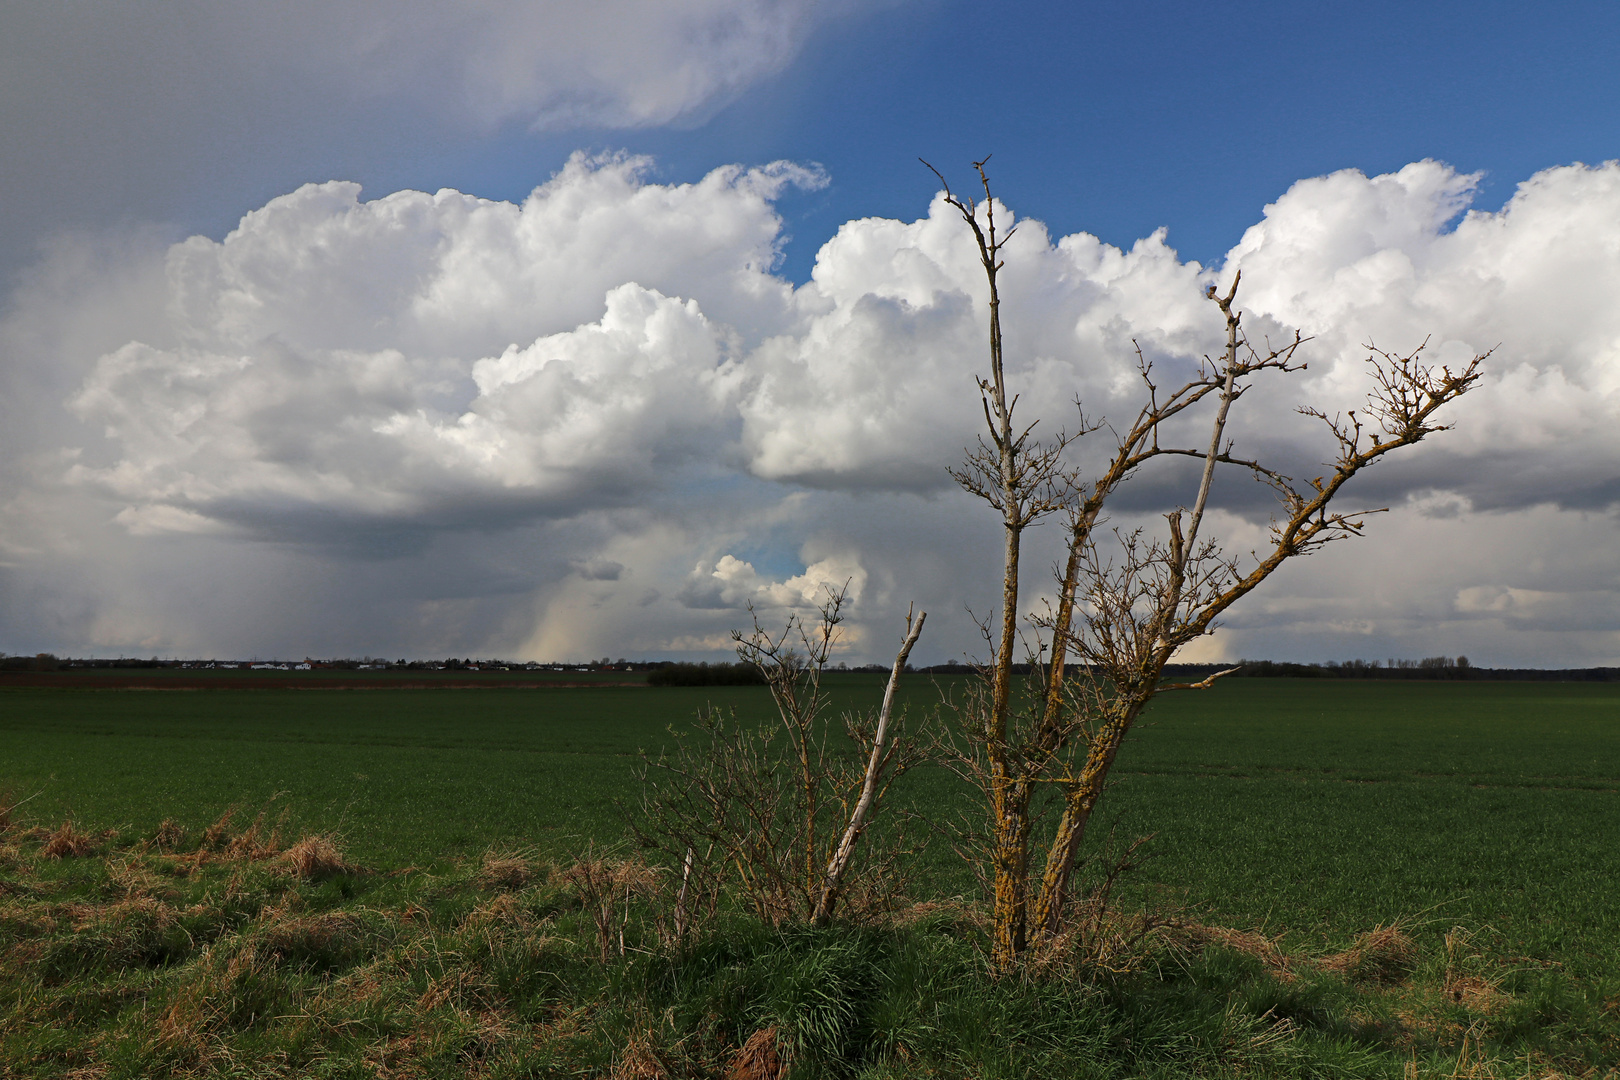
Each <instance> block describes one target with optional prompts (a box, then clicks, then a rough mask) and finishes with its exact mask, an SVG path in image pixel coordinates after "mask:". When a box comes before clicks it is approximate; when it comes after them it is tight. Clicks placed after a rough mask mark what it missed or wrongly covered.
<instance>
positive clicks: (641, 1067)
mask: <svg viewBox="0 0 1620 1080" xmlns="http://www.w3.org/2000/svg"><path fill="white" fill-rule="evenodd" d="M675 1075H676V1072H675V1069H674V1068H673V1066H672V1065H671V1064H670V1061H669V1059H668V1058H667V1057H665V1056H664V1054H663V1053H661V1052H660V1051H659V1049H658V1047H657V1045H655V1043H654V1041H653V1038H652V1036H651V1035H649V1034H647V1033H645V1032H642V1033H640V1034H637V1035H636V1036H635V1037H634V1038H632V1039H631V1040H630V1042H629V1044H628V1045H627V1046H626V1047H625V1048H624V1049H623V1050H622V1051H620V1053H619V1056H618V1060H616V1061H615V1062H614V1063H613V1080H672V1078H673V1077H674V1076H675Z"/></svg>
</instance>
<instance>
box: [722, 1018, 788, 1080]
mask: <svg viewBox="0 0 1620 1080" xmlns="http://www.w3.org/2000/svg"><path fill="white" fill-rule="evenodd" d="M787 1064H788V1063H787V1057H786V1055H784V1054H783V1053H782V1050H781V1042H780V1036H779V1035H778V1034H777V1030H776V1028H774V1027H763V1028H760V1029H759V1030H758V1031H756V1032H754V1033H753V1034H752V1035H750V1036H748V1039H747V1040H746V1041H745V1042H744V1043H743V1044H742V1047H741V1048H740V1049H739V1050H738V1051H737V1056H736V1057H734V1058H733V1059H732V1061H731V1068H730V1070H729V1071H728V1072H727V1074H726V1075H727V1076H728V1077H729V1078H730V1080H781V1077H783V1076H785V1075H786V1074H787Z"/></svg>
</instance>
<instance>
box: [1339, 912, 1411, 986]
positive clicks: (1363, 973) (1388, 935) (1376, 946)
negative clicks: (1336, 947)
mask: <svg viewBox="0 0 1620 1080" xmlns="http://www.w3.org/2000/svg"><path fill="white" fill-rule="evenodd" d="M1417 956H1418V950H1417V944H1416V943H1415V942H1414V941H1413V940H1412V939H1411V937H1410V936H1409V935H1408V934H1407V933H1406V930H1405V928H1404V927H1403V926H1402V925H1401V923H1399V922H1394V923H1391V924H1390V925H1388V926H1375V927H1373V928H1372V929H1371V930H1369V931H1367V932H1366V933H1365V934H1361V935H1360V936H1358V937H1357V938H1356V939H1355V941H1354V942H1352V943H1351V945H1350V947H1349V948H1348V949H1345V950H1344V951H1343V952H1336V953H1333V954H1331V955H1329V956H1324V957H1322V958H1321V959H1320V960H1318V961H1316V965H1317V966H1318V967H1320V968H1322V969H1324V970H1326V971H1333V972H1338V973H1339V974H1341V975H1343V976H1345V977H1346V978H1348V979H1350V980H1351V981H1352V982H1372V983H1378V984H1379V985H1381V986H1393V985H1395V984H1397V983H1401V982H1404V981H1406V979H1407V978H1408V977H1409V976H1410V975H1411V974H1412V969H1413V968H1414V967H1415V966H1416V964H1417Z"/></svg>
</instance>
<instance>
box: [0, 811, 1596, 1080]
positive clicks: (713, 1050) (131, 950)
mask: <svg viewBox="0 0 1620 1080" xmlns="http://www.w3.org/2000/svg"><path fill="white" fill-rule="evenodd" d="M52 835H53V834H52V832H51V831H50V830H45V829H34V830H23V831H19V830H16V829H13V830H11V832H10V833H9V834H8V835H7V836H5V837H4V841H3V843H0V865H3V866H4V867H5V870H6V882H7V887H6V889H5V895H4V896H3V897H0V947H3V948H4V950H5V955H6V957H7V962H6V963H5V964H4V965H3V966H0V1072H3V1073H4V1075H16V1076H37V1077H90V1076H95V1077H109V1078H123V1077H147V1076H156V1075H165V1076H193V1075H195V1076H266V1077H268V1076H331V1077H346V1076H356V1077H359V1076H424V1077H427V1076H432V1077H438V1076H443V1077H460V1076H485V1077H531V1076H613V1077H641V1078H655V1077H676V1076H721V1075H729V1076H734V1077H746V1078H750V1080H767V1078H776V1077H779V1076H782V1075H793V1076H798V1077H820V1076H848V1077H862V1078H870V1080H876V1078H880V1077H903V1076H904V1077H909V1076H953V1077H954V1076H977V1077H985V1078H1000V1077H1008V1078H1011V1077H1026V1076H1033V1075H1039V1076H1050V1077H1099V1078H1101V1077H1107V1078H1113V1077H1118V1078H1125V1077H1179V1076H1189V1075H1197V1076H1210V1077H1234V1078H1235V1077H1288V1076H1300V1075H1310V1076H1345V1077H1352V1076H1353V1077H1368V1078H1372V1077H1390V1078H1391V1080H1393V1078H1396V1077H1400V1078H1402V1080H1406V1078H1412V1077H1452V1078H1455V1077H1459V1076H1471V1077H1507V1076H1520V1075H1526V1074H1533V1075H1536V1076H1547V1075H1590V1076H1602V1075H1605V1073H1604V1071H1603V1070H1604V1069H1605V1068H1608V1067H1609V1066H1611V1065H1612V1064H1613V1062H1614V1060H1615V1058H1614V1055H1615V1054H1616V1052H1617V1051H1620V1025H1617V1024H1616V1023H1614V1020H1613V1018H1612V1017H1606V1016H1605V1009H1612V1006H1613V1002H1609V1003H1608V1004H1607V1005H1606V1004H1605V1001H1604V999H1603V997H1602V992H1603V988H1602V987H1598V986H1593V985H1583V984H1581V983H1579V982H1578V981H1576V980H1573V979H1571V978H1570V977H1569V976H1568V975H1567V974H1564V973H1557V972H1554V973H1543V974H1541V975H1539V976H1538V977H1537V978H1536V979H1532V980H1529V981H1522V980H1521V984H1513V985H1510V983H1511V976H1512V971H1511V969H1510V968H1504V967H1503V966H1502V965H1501V964H1500V962H1499V961H1498V960H1496V959H1493V958H1492V957H1490V956H1489V955H1487V954H1485V953H1483V952H1481V951H1480V950H1478V949H1477V948H1475V947H1474V944H1473V943H1472V942H1470V941H1468V940H1466V939H1457V940H1455V941H1450V942H1448V943H1447V946H1448V947H1447V948H1446V949H1444V950H1442V951H1441V952H1439V953H1434V954H1432V955H1431V954H1425V952H1424V950H1423V949H1422V948H1421V947H1420V946H1419V945H1418V944H1417V943H1415V942H1414V941H1412V940H1411V939H1410V938H1409V937H1407V936H1406V935H1405V934H1404V933H1403V932H1402V931H1401V930H1399V929H1398V928H1384V929H1383V930H1380V931H1377V932H1374V933H1372V934H1368V935H1363V936H1362V937H1361V939H1360V940H1359V941H1358V942H1357V943H1356V944H1355V945H1354V946H1353V947H1352V948H1351V949H1349V950H1346V951H1345V952H1342V953H1338V954H1328V955H1320V956H1314V957H1313V956H1309V955H1303V954H1290V953H1285V952H1282V951H1280V950H1278V949H1277V948H1276V947H1275V943H1274V942H1272V941H1270V940H1267V939H1265V938H1263V937H1260V936H1259V935H1255V934H1253V933H1249V934H1243V933H1233V932H1230V931H1222V930H1218V929H1212V928H1207V927H1204V926H1202V925H1200V924H1196V923H1188V922H1182V923H1180V924H1178V925H1173V926H1171V927H1168V928H1167V929H1166V930H1165V932H1163V933H1161V934H1159V935H1158V936H1156V937H1154V938H1152V939H1150V940H1149V941H1148V943H1147V944H1146V945H1145V947H1143V948H1142V949H1141V950H1139V951H1138V953H1137V954H1136V955H1135V956H1134V957H1133V958H1132V963H1131V964H1130V965H1129V968H1130V970H1128V971H1126V972H1124V973H1115V974H1108V973H1102V972H1098V971H1095V970H1088V969H1086V968H1085V967H1084V965H1083V964H1081V963H1077V961H1076V958H1074V957H1067V956H1063V955H1059V956H1056V957H1050V958H1048V960H1047V963H1046V964H1045V966H1044V967H1042V968H1040V969H1038V970H1036V969H1032V970H1031V971H1029V972H1028V973H1027V974H1026V975H1024V976H1023V977H1014V978H1007V979H1002V980H1000V981H995V980H990V979H988V978H987V977H986V976H985V972H984V966H983V946H984V936H985V935H984V930H983V927H982V925H980V923H979V922H978V921H977V920H976V919H975V917H974V914H973V911H972V909H971V908H964V907H961V906H958V905H950V904H946V905H938V904H925V905H920V906H918V907H915V908H912V909H909V910H903V911H901V912H899V913H898V914H897V915H896V917H893V918H890V919H887V920H883V921H879V922H872V923H867V924H863V925H843V926H835V927H832V928H829V929H826V930H812V929H807V928H793V927H787V928H782V929H771V928H768V927H764V926H761V925H759V924H750V923H746V922H742V921H727V920H725V919H721V920H719V921H717V922H714V923H711V924H710V925H708V926H707V927H705V928H704V930H703V931H702V932H701V933H698V934H695V935H693V936H691V937H690V938H688V939H687V940H685V941H681V942H674V941H671V940H669V938H668V936H667V931H668V924H667V921H666V920H664V919H663V918H662V917H661V916H662V915H663V913H665V912H667V901H668V894H667V886H668V884H669V882H668V881H667V880H665V881H663V882H660V881H659V879H658V878H657V877H656V875H652V874H649V873H648V871H647V870H646V869H644V868H641V867H638V866H637V865H636V864H635V863H633V862H629V861H627V860H623V859H603V858H601V857H600V856H595V857H592V858H590V859H586V860H581V861H576V862H574V863H572V864H548V863H547V862H546V861H545V860H543V859H538V858H536V857H534V856H533V855H532V854H527V855H526V854H524V853H514V852H491V853H488V854H487V855H486V856H485V857H484V858H483V859H481V860H462V861H460V862H459V863H458V864H457V865H455V866H453V867H451V868H448V869H446V870H445V871H443V872H439V873H429V872H422V871H410V872H405V873H399V872H395V873H368V872H365V871H363V870H361V869H359V868H356V867H354V866H352V865H347V864H346V860H345V859H344V857H343V856H342V853H341V852H337V851H335V850H334V849H332V848H331V847H330V842H329V841H327V842H323V844H320V845H314V846H317V847H322V851H323V858H322V859H321V860H320V861H319V862H318V864H317V865H314V866H311V865H309V864H308V860H307V859H306V858H305V856H304V855H301V854H300V851H301V849H306V850H305V854H307V848H308V847H309V846H311V845H310V840H309V838H305V839H303V840H300V841H299V842H298V843H297V844H292V845H290V846H286V847H283V846H282V844H281V843H280V842H279V840H278V838H277V837H276V836H274V835H273V834H270V833H266V832H264V831H263V830H262V829H260V828H256V827H255V826H254V825H253V824H250V825H249V826H248V827H247V828H245V829H238V830H236V831H233V830H231V829H230V828H216V829H210V830H203V831H202V832H198V833H192V834H189V835H180V834H176V833H174V832H172V831H171V832H169V833H168V834H167V835H166V836H164V837H161V838H160V837H158V836H153V837H146V838H141V839H139V840H134V839H130V840H125V841H114V840H111V839H109V838H107V837H101V838H99V839H95V840H93V841H92V845H91V848H90V850H88V851H84V852H82V853H80V854H77V855H66V856H64V857H60V858H52V857H50V856H49V855H47V854H46V848H47V847H48V845H49V842H50V838H51V837H52ZM593 878H594V879H597V880H605V879H612V880H614V881H617V882H624V881H631V880H640V881H642V882H643V886H641V887H638V888H636V889H635V890H633V891H631V892H629V893H628V894H627V897H628V898H627V899H625V898H619V899H615V900H613V901H612V903H613V904H614V905H616V906H614V907H612V908H611V909H610V910H609V911H608V912H607V913H606V914H607V918H606V919H603V918H600V917H599V915H600V911H599V904H600V903H601V898H600V894H599V893H597V892H593V891H592V890H591V889H589V888H588V887H586V885H585V884H584V883H585V882H587V881H588V880H591V879H593ZM661 886H662V888H661ZM604 927H606V932H605V933H604V932H603V928H604ZM1608 989H1609V990H1611V991H1612V990H1613V989H1614V987H1613V986H1612V985H1611V986H1610V987H1609V988H1608ZM1607 1075H1614V1074H1613V1073H1612V1072H1611V1073H1608V1074H1607Z"/></svg>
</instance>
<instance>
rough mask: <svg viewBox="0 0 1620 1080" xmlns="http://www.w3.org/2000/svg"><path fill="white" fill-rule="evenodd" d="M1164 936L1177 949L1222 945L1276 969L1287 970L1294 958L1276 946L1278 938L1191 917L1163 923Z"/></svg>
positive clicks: (1191, 949)
mask: <svg viewBox="0 0 1620 1080" xmlns="http://www.w3.org/2000/svg"><path fill="white" fill-rule="evenodd" d="M1160 936H1161V938H1162V939H1163V940H1164V941H1166V942H1168V943H1169V944H1170V945H1171V946H1173V947H1175V948H1179V949H1182V950H1184V951H1187V952H1200V951H1202V950H1204V949H1207V948H1209V947H1210V946H1211V945H1220V946H1222V947H1224V948H1227V949H1231V950H1233V951H1234V952H1240V953H1247V954H1248V955H1249V956H1252V957H1254V958H1255V959H1256V960H1259V961H1260V962H1261V963H1262V964H1264V965H1265V966H1266V967H1268V968H1270V969H1271V970H1272V971H1274V972H1279V973H1286V972H1287V971H1288V970H1289V968H1290V966H1291V965H1292V963H1293V961H1292V959H1291V958H1290V957H1289V956H1288V954H1287V953H1285V952H1283V951H1282V949H1280V948H1279V947H1278V946H1277V939H1275V938H1269V937H1267V936H1266V935H1264V934H1262V933H1260V932H1259V931H1256V930H1233V929H1232V928H1230V927H1226V926H1207V925H1205V924H1204V923H1200V922H1193V921H1190V920H1176V921H1174V922H1169V923H1166V924H1165V925H1164V927H1163V928H1162V929H1161V930H1160Z"/></svg>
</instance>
